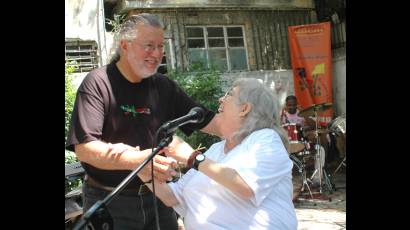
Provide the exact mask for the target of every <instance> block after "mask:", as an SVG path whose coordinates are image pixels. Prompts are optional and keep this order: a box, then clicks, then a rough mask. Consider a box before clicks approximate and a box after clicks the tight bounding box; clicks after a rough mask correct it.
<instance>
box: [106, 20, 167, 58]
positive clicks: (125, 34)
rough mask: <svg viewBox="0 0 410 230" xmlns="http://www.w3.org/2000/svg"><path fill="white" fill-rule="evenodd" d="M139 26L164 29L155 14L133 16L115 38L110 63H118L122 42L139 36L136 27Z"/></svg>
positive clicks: (122, 26)
mask: <svg viewBox="0 0 410 230" xmlns="http://www.w3.org/2000/svg"><path fill="white" fill-rule="evenodd" d="M138 24H143V25H150V26H152V27H157V28H163V27H164V26H163V25H162V23H161V21H160V20H159V19H158V18H157V17H156V16H155V15H153V14H148V13H142V14H135V15H131V16H130V17H129V18H127V19H126V20H125V21H124V22H123V23H122V24H121V26H120V28H119V30H118V32H117V34H116V35H115V36H114V44H113V46H112V47H113V48H112V51H111V59H110V63H113V62H117V61H118V60H119V59H120V55H121V49H120V41H121V40H127V41H132V40H134V39H135V38H136V37H137V35H138V30H137V28H136V26H137V25H138Z"/></svg>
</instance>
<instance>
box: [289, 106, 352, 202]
mask: <svg viewBox="0 0 410 230" xmlns="http://www.w3.org/2000/svg"><path fill="white" fill-rule="evenodd" d="M331 107H332V103H322V104H316V105H313V106H310V107H308V108H306V109H304V110H301V111H300V112H299V114H298V115H299V116H301V117H305V118H306V117H315V118H316V120H318V119H317V118H318V115H317V113H318V112H320V111H325V110H327V109H329V108H331ZM282 127H283V128H284V129H285V131H287V134H288V139H289V145H288V152H289V157H290V159H291V160H292V161H293V163H294V165H295V167H296V169H297V171H298V173H299V174H300V176H301V179H302V187H301V189H300V191H301V192H304V191H305V189H307V190H308V192H309V194H310V196H311V197H312V198H313V194H312V191H311V189H310V185H312V184H314V183H313V178H315V179H318V188H319V193H320V194H323V192H324V191H325V190H326V191H328V192H329V193H332V192H333V191H335V186H334V183H333V182H332V178H331V176H330V174H329V173H328V172H327V171H326V169H325V167H324V166H325V160H324V157H325V152H324V148H323V147H322V146H321V138H320V135H322V134H328V133H330V134H332V135H337V136H343V137H345V135H346V115H342V116H340V117H337V118H336V119H334V120H333V121H331V122H330V123H329V124H328V126H327V127H320V128H319V125H318V122H315V127H314V129H313V130H311V131H308V127H302V126H300V125H298V124H296V123H286V124H283V125H282ZM312 132H313V133H314V136H310V138H308V137H307V136H308V133H309V134H312ZM312 156H313V158H314V161H315V162H316V163H315V164H316V165H317V167H316V165H315V170H314V171H313V173H312V175H311V176H310V177H309V178H308V177H307V169H306V168H307V167H306V165H307V162H306V159H309V158H312ZM342 164H343V165H344V166H345V165H346V164H345V159H344V160H343V162H342V163H341V164H340V165H339V167H338V169H339V168H340V166H341V165H342ZM338 169H337V170H338ZM335 172H336V171H335Z"/></svg>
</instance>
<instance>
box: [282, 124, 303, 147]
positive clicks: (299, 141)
mask: <svg viewBox="0 0 410 230" xmlns="http://www.w3.org/2000/svg"><path fill="white" fill-rule="evenodd" d="M282 127H283V128H284V129H285V130H286V131H287V133H288V139H289V147H288V152H289V153H296V152H300V151H302V150H303V149H304V148H305V144H304V143H303V132H302V128H301V126H300V125H298V124H296V123H287V124H284V125H282Z"/></svg>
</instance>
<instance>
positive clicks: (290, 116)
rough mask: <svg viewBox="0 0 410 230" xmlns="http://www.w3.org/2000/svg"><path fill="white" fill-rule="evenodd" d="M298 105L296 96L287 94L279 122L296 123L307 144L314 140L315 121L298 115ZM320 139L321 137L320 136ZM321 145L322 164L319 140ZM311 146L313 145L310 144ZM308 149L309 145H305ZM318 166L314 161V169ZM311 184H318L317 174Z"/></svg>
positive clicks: (323, 156) (323, 161) (322, 149)
mask: <svg viewBox="0 0 410 230" xmlns="http://www.w3.org/2000/svg"><path fill="white" fill-rule="evenodd" d="M299 108H300V107H299V106H298V101H297V98H296V96H294V95H289V96H287V97H286V99H285V108H284V109H283V110H282V113H281V123H282V125H283V124H289V123H296V124H297V125H299V126H300V127H301V128H302V129H303V135H304V137H305V138H306V139H307V140H308V143H307V144H308V146H310V145H309V143H312V144H314V143H315V142H316V140H315V138H316V136H315V128H316V122H315V120H313V119H312V118H310V117H306V118H304V117H300V116H299V111H300V109H299ZM321 140H322V138H321ZM321 143H322V145H320V151H321V152H322V153H324V154H321V156H320V159H321V160H322V165H324V163H325V155H326V150H325V148H324V147H323V143H324V142H321ZM312 147H313V145H312ZM307 148H308V149H310V147H307ZM319 167H320V163H319V162H318V161H315V169H318V168H319ZM312 181H313V186H312V188H315V187H317V186H318V183H319V174H318V173H316V174H315V176H314V177H313V180H312Z"/></svg>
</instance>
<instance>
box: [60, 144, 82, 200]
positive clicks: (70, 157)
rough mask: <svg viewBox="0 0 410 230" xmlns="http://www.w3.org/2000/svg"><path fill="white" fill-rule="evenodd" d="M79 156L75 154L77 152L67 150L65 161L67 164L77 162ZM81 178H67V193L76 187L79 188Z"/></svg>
mask: <svg viewBox="0 0 410 230" xmlns="http://www.w3.org/2000/svg"><path fill="white" fill-rule="evenodd" d="M77 161H78V159H77V156H76V155H75V153H73V152H71V151H68V150H66V151H65V159H64V163H65V164H71V163H74V162H77ZM81 183H82V182H81V179H80V178H74V179H70V180H69V179H67V178H65V193H68V192H70V191H72V190H74V189H75V188H77V187H78V186H80V185H81Z"/></svg>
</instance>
